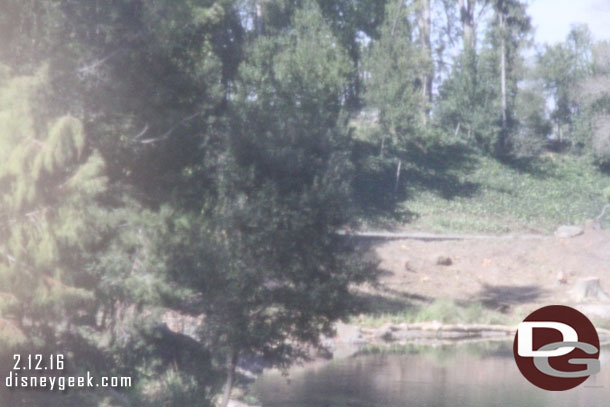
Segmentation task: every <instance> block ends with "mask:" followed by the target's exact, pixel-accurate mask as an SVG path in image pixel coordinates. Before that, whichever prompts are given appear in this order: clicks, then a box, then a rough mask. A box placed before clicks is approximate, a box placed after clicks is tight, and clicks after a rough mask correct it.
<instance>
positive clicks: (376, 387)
mask: <svg viewBox="0 0 610 407" xmlns="http://www.w3.org/2000/svg"><path fill="white" fill-rule="evenodd" d="M511 346H512V344H511V343H497V342H496V343H484V344H477V345H472V344H470V345H455V346H443V347H398V348H391V349H386V350H383V351H381V350H376V351H370V352H365V353H361V354H359V355H356V356H352V357H349V358H344V359H337V360H333V361H330V362H326V363H319V364H316V365H310V366H307V367H305V368H293V369H292V370H290V372H289V375H288V377H285V376H282V375H281V374H280V373H279V372H269V373H265V374H263V375H262V376H261V377H260V378H259V379H258V380H257V381H256V383H255V384H254V386H253V394H254V395H255V396H256V397H257V398H258V399H259V400H260V402H261V404H262V406H263V407H348V406H349V407H420V406H421V407H424V406H425V407H479V406H480V407H483V406H485V407H487V406H498V407H512V406H515V407H521V406H523V407H542V406H557V407H564V406H565V407H568V406H569V407H581V406H586V407H593V406H608V405H610V363H608V362H607V361H606V360H605V359H604V356H605V355H604V354H610V349H609V348H604V349H602V352H601V362H602V366H601V372H600V373H599V374H597V375H594V376H591V377H590V378H589V379H588V380H587V381H586V382H585V383H583V384H582V385H580V386H579V387H577V388H576V389H572V390H568V391H565V392H547V391H544V390H540V389H538V388H536V387H534V386H533V385H531V384H530V383H529V382H528V381H527V380H526V379H525V378H524V377H523V376H521V373H520V372H519V370H518V369H517V366H516V364H515V361H514V359H513V356H512V348H511Z"/></svg>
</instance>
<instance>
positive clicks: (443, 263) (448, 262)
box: [436, 256, 453, 266]
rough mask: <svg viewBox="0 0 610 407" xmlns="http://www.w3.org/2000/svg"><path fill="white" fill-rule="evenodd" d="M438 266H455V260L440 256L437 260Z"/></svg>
mask: <svg viewBox="0 0 610 407" xmlns="http://www.w3.org/2000/svg"><path fill="white" fill-rule="evenodd" d="M436 264H437V265H439V266H451V265H452V264H453V260H451V257H449V256H438V257H437V258H436Z"/></svg>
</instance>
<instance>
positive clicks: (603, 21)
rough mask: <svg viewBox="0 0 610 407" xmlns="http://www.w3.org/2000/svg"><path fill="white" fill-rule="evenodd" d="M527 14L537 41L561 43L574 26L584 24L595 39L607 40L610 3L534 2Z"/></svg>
mask: <svg viewBox="0 0 610 407" xmlns="http://www.w3.org/2000/svg"><path fill="white" fill-rule="evenodd" d="M529 11H530V13H531V16H532V22H533V25H534V27H536V41H537V42H540V43H555V42H559V41H563V40H564V39H565V37H566V35H567V34H568V32H569V31H570V26H571V25H572V24H577V23H586V24H587V25H588V26H589V28H590V29H591V31H592V32H593V36H594V38H595V39H596V40H604V39H608V40H610V0H534V1H533V2H531V4H530V6H529Z"/></svg>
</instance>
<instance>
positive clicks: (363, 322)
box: [351, 299, 515, 328]
mask: <svg viewBox="0 0 610 407" xmlns="http://www.w3.org/2000/svg"><path fill="white" fill-rule="evenodd" d="M513 319H514V318H511V317H509V316H507V315H504V314H502V313H499V312H496V311H492V310H489V309H487V308H485V307H484V306H483V305H482V304H481V303H478V302H477V303H472V304H469V305H461V304H458V303H456V302H455V301H452V300H446V299H438V300H435V301H434V302H432V303H430V304H427V305H424V306H422V307H419V308H413V309H408V310H404V311H401V312H396V313H381V314H361V315H359V316H357V317H354V318H353V319H352V321H351V322H352V323H354V324H357V325H359V326H363V327H371V328H376V327H380V326H382V325H384V324H387V323H392V324H399V323H404V322H406V323H413V322H427V321H438V322H442V323H445V324H500V325H504V324H512V323H514V322H515V321H513Z"/></svg>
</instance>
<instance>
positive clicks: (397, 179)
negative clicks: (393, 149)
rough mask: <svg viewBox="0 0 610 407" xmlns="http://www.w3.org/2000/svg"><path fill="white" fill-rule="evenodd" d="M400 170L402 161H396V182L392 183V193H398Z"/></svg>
mask: <svg viewBox="0 0 610 407" xmlns="http://www.w3.org/2000/svg"><path fill="white" fill-rule="evenodd" d="M401 169H402V160H400V159H399V160H398V164H397V165H396V181H395V183H394V193H395V194H396V193H397V192H398V185H399V184H400V170H401Z"/></svg>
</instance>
